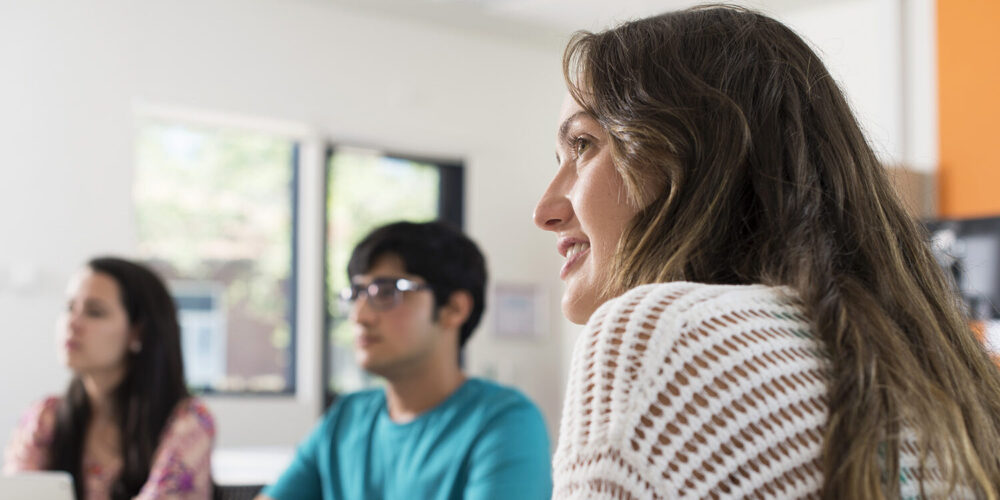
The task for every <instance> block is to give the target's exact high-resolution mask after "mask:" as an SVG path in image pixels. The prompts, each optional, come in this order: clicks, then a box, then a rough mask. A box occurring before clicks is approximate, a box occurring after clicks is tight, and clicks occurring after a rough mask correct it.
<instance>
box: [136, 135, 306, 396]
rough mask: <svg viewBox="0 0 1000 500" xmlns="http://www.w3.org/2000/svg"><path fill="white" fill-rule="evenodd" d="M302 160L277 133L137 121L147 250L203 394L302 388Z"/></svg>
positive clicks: (143, 253)
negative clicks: (298, 300)
mask: <svg viewBox="0 0 1000 500" xmlns="http://www.w3.org/2000/svg"><path fill="white" fill-rule="evenodd" d="M297 156H298V145H297V144H296V143H295V142H294V141H291V140H289V139H287V138H284V137H280V136H271V135H268V134H264V133H259V132H249V131H245V130H242V129H236V128H223V127H215V126H211V127H210V126H199V125H189V124H184V123H177V122H172V121H166V120H157V119H151V118H150V119H142V120H140V122H139V126H138V129H137V147H136V170H135V171H136V174H135V175H136V177H135V185H134V190H133V198H134V203H135V207H136V221H135V222H136V233H137V236H138V251H139V257H140V258H141V259H142V260H144V261H145V262H146V263H148V264H149V265H150V266H151V267H153V268H154V269H155V270H156V271H157V272H159V273H160V275H161V276H162V277H163V278H164V279H166V280H167V282H168V284H169V286H170V289H171V291H172V293H173V294H174V297H175V300H176V302H177V305H178V309H179V314H180V321H181V330H182V348H183V351H184V360H185V371H186V374H187V379H188V385H189V386H190V387H191V388H192V389H194V390H196V391H203V392H254V393H290V392H294V388H295V378H294V374H295V369H294V368H295V367H294V365H295V363H294V342H295V321H294V318H295V246H294V245H295V232H296V226H295V215H296V214H295V211H296V194H295V193H296V191H295V184H296V176H297V168H298V167H297V163H298V160H297Z"/></svg>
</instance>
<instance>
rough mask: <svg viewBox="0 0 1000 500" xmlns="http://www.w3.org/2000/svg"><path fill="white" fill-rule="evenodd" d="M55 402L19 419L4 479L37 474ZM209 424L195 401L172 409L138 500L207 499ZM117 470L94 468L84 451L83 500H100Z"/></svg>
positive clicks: (109, 465)
mask: <svg viewBox="0 0 1000 500" xmlns="http://www.w3.org/2000/svg"><path fill="white" fill-rule="evenodd" d="M58 406H59V398H57V397H50V398H46V399H44V400H42V401H40V402H38V403H36V404H35V405H33V406H32V407H31V408H29V409H28V411H27V412H26V413H25V414H24V416H23V417H22V418H21V420H20V422H19V424H18V426H17V428H16V429H15V430H14V433H13V436H12V439H11V440H10V442H9V443H8V444H7V449H6V450H5V452H4V466H3V473H4V474H13V473H16V472H20V471H32V470H41V469H44V468H45V465H46V463H47V462H48V453H49V452H48V445H49V443H50V442H51V441H52V437H53V434H54V432H55V423H56V408H57V407H58ZM214 440H215V422H214V421H213V419H212V414H211V413H209V411H208V408H206V407H205V405H204V404H203V403H202V402H201V401H199V400H198V399H196V398H187V399H184V400H182V401H181V402H180V403H178V404H177V407H176V408H175V409H174V412H173V414H172V415H171V416H170V419H169V420H168V421H167V425H166V427H165V428H164V431H163V436H162V437H161V439H160V445H159V447H157V449H156V453H155V454H154V455H153V464H152V467H151V469H150V471H149V479H148V480H147V481H146V484H145V485H144V486H143V487H142V490H141V491H139V495H138V496H136V497H135V498H136V499H138V500H154V499H157V500H159V499H162V500H182V499H183V500H203V499H206V500H207V499H210V498H211V497H212V477H211V470H212V467H211V455H212V445H213V442H214ZM121 469H122V461H121V459H117V460H114V461H105V462H100V461H99V460H97V459H95V457H93V456H91V455H90V454H88V453H87V450H84V454H83V467H82V470H83V476H84V479H83V480H84V497H85V500H105V499H107V498H109V497H110V491H111V485H112V484H113V483H114V481H115V479H116V478H117V477H118V474H119V473H120V472H121Z"/></svg>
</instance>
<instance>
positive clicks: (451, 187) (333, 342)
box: [323, 148, 463, 402]
mask: <svg viewBox="0 0 1000 500" xmlns="http://www.w3.org/2000/svg"><path fill="white" fill-rule="evenodd" d="M462 172H463V171H462V167H461V166H460V165H456V164H443V163H436V162H429V161H421V160H416V159H409V158H403V157H398V156H389V155H383V154H380V153H377V152H372V151H365V150H355V149H347V148H344V149H338V150H331V151H330V153H329V154H328V159H327V202H326V217H327V218H326V232H327V234H326V245H327V248H326V335H325V336H324V344H325V345H324V352H325V353H326V356H324V360H323V372H324V379H325V380H326V381H327V383H326V393H325V397H326V398H327V399H326V401H327V402H329V401H331V400H332V397H333V395H334V394H336V393H339V392H346V391H352V390H356V389H359V388H362V387H365V386H368V385H371V384H372V382H373V380H372V378H371V377H370V376H368V375H367V374H366V373H364V372H363V371H362V370H361V369H360V368H358V366H357V364H356V363H355V362H354V350H353V342H354V339H353V333H352V331H351V326H350V324H349V322H348V321H346V316H345V315H344V313H343V312H342V311H341V310H340V305H339V304H338V298H337V294H338V292H339V291H340V290H341V289H342V288H344V287H345V286H347V285H348V283H349V281H348V278H347V261H348V260H349V259H350V256H351V250H353V249H354V246H355V245H356V244H357V243H358V242H359V241H360V240H361V238H363V237H364V236H365V235H366V234H367V233H368V232H369V231H371V230H372V229H374V228H375V227H377V226H380V225H382V224H385V223H388V222H394V221H398V220H410V221H414V222H423V221H429V220H435V219H443V220H446V221H449V222H451V223H453V224H454V225H456V226H457V227H461V226H462V196H463V194H462V182H463V173H462Z"/></svg>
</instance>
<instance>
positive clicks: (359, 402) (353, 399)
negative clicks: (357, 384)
mask: <svg viewBox="0 0 1000 500" xmlns="http://www.w3.org/2000/svg"><path fill="white" fill-rule="evenodd" d="M384 403H385V390H384V389H382V388H381V387H374V388H371V389H362V390H359V391H353V392H346V393H343V394H338V395H337V398H336V399H335V400H334V401H333V404H331V405H330V408H329V409H327V411H326V418H327V419H328V420H329V419H339V418H344V417H347V418H352V417H358V416H359V415H370V414H372V413H374V412H377V411H378V410H379V409H380V408H381V407H382V405H383V404H384Z"/></svg>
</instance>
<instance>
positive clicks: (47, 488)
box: [0, 472, 75, 500]
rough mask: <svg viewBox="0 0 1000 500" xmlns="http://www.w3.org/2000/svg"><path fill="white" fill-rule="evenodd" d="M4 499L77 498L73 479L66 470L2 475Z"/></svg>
mask: <svg viewBox="0 0 1000 500" xmlns="http://www.w3.org/2000/svg"><path fill="white" fill-rule="evenodd" d="M0 498H2V499H3V500H75V499H74V494H73V479H72V477H71V476H70V475H69V474H68V473H66V472H19V473H17V474H15V475H12V476H0Z"/></svg>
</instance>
